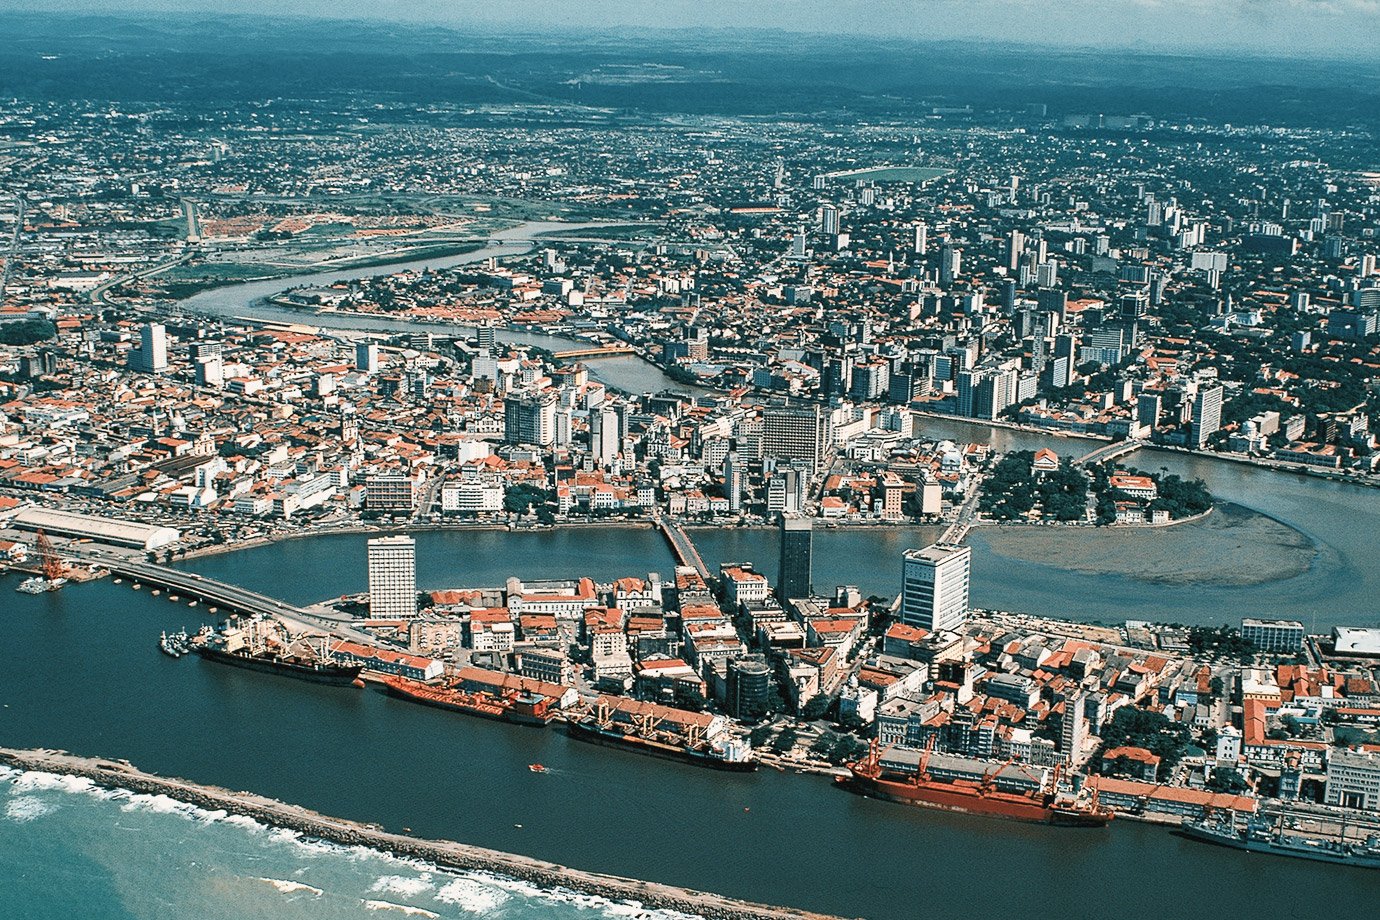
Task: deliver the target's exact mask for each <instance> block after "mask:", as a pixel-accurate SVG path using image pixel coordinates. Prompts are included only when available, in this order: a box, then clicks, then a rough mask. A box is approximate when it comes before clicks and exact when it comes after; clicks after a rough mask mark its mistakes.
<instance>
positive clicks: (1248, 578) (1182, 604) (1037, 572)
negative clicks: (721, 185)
mask: <svg viewBox="0 0 1380 920" xmlns="http://www.w3.org/2000/svg"><path fill="white" fill-rule="evenodd" d="M581 226H588V225H578V224H575V225H572V224H561V223H554V222H532V223H528V224H523V225H521V226H518V227H514V228H511V229H509V230H505V231H502V232H500V233H498V234H496V235H495V236H494V237H493V238H491V239H490V241H489V245H488V246H487V247H486V248H484V249H480V250H477V251H475V252H471V253H464V254H461V255H456V256H450V257H446V258H441V259H431V260H419V261H414V262H403V263H398V264H394V265H390V266H376V267H371V268H357V269H345V270H338V271H328V272H320V273H314V274H308V275H300V276H296V277H291V278H280V279H277V280H273V281H258V282H249V283H245V284H237V285H229V286H225V287H220V288H214V289H211V290H208V291H204V292H202V293H200V294H196V295H194V296H192V297H190V298H188V299H187V300H185V301H183V307H184V308H186V309H188V310H190V311H194V312H197V313H202V314H210V315H218V316H224V317H226V318H230V317H236V316H241V317H244V316H248V317H253V318H257V319H264V320H279V321H283V320H288V321H296V322H305V323H308V324H311V325H317V326H321V327H323V328H335V329H365V330H379V331H407V330H417V329H423V330H425V329H434V328H436V327H435V326H432V325H429V324H422V323H414V322H409V321H407V320H397V319H385V318H381V317H380V318H371V317H356V316H340V315H331V314H323V315H319V316H317V315H308V314H304V313H302V312H301V311H295V310H291V309H287V308H282V307H277V306H274V305H273V304H271V303H268V302H267V301H266V299H265V298H267V297H270V296H272V295H274V294H277V293H280V292H281V291H283V290H286V289H287V288H289V287H296V286H299V285H304V284H330V283H332V282H335V281H340V280H344V279H350V278H358V277H364V276H368V275H373V274H378V273H380V272H385V271H401V270H407V269H419V268H426V267H431V268H442V267H448V266H456V265H463V264H471V263H474V262H478V261H482V260H484V259H487V258H489V257H491V256H494V257H500V258H501V257H505V256H513V255H519V254H522V253H525V252H528V251H530V250H531V249H532V247H533V245H534V244H533V243H532V242H531V240H533V239H534V238H537V237H538V236H539V235H540V234H541V233H543V232H549V231H552V230H557V229H566V230H568V229H577V228H579V227H581ZM503 337H504V338H505V340H508V341H512V342H515V343H519V344H532V345H539V346H541V347H544V348H550V349H559V348H561V347H563V346H564V345H566V344H568V340H565V339H561V338H558V337H555V336H550V335H545V334H541V333H536V332H528V331H520V330H509V331H505V332H504V333H503ZM589 366H590V368H591V372H592V373H593V374H594V375H595V376H596V377H597V378H598V379H600V380H602V381H603V382H605V383H607V384H608V385H610V386H613V387H615V388H617V389H621V390H624V391H626V392H632V393H642V392H648V391H656V390H661V389H665V388H672V389H679V390H681V391H682V392H693V393H703V392H707V391H704V390H699V389H696V388H686V387H685V386H683V385H680V384H676V383H675V382H674V381H672V380H671V379H670V378H668V377H666V376H665V375H664V374H663V373H662V372H661V370H660V369H659V368H657V367H655V366H653V365H651V364H649V363H648V362H646V361H643V360H642V359H640V358H637V357H632V356H627V357H620V358H608V359H599V360H596V361H591V362H590V363H589ZM924 430H925V431H926V432H928V433H929V434H931V435H933V436H935V437H952V438H955V439H957V440H976V441H988V442H990V443H992V444H993V445H994V446H995V447H996V448H997V449H999V450H1013V449H1034V448H1036V447H1040V446H1046V445H1048V446H1051V447H1053V448H1054V449H1056V450H1058V451H1060V452H1061V453H1069V454H1081V453H1084V452H1086V451H1087V450H1090V449H1091V448H1092V447H1093V446H1095V445H1096V443H1097V442H1092V441H1087V440H1083V439H1078V438H1057V437H1053V436H1051V435H1043V434H1038V433H1031V432H1022V431H1013V430H1009V429H1002V428H991V427H990V426H986V425H982V424H980V423H969V422H963V421H959V420H927V421H926V422H925V425H924ZM1127 462H1130V463H1135V464H1139V465H1141V466H1143V467H1150V468H1152V469H1153V468H1159V467H1161V466H1163V467H1165V468H1167V469H1169V470H1170V471H1172V472H1176V473H1179V474H1180V475H1184V476H1192V477H1201V478H1202V479H1204V480H1206V481H1207V483H1208V485H1209V487H1210V488H1211V489H1212V490H1213V492H1214V493H1215V494H1216V495H1217V496H1218V497H1219V498H1221V499H1223V500H1225V501H1229V502H1233V503H1236V504H1238V505H1240V506H1242V507H1243V508H1247V509H1251V510H1253V511H1255V512H1258V513H1260V514H1263V515H1267V516H1268V517H1270V518H1272V519H1274V520H1277V521H1279V522H1280V523H1281V524H1283V525H1285V526H1287V527H1288V528H1292V529H1293V531H1296V532H1297V533H1298V534H1301V535H1302V536H1303V537H1304V538H1306V542H1307V544H1308V546H1307V547H1306V548H1303V549H1299V548H1295V547H1280V546H1278V545H1275V544H1276V543H1277V542H1278V541H1277V540H1275V539H1273V538H1268V537H1267V538H1264V539H1262V538H1261V537H1260V535H1259V534H1254V533H1251V532H1250V531H1249V530H1243V531H1239V532H1234V533H1222V532H1220V531H1219V530H1218V529H1217V528H1216V527H1214V526H1208V525H1186V526H1185V527H1184V528H1183V530H1182V531H1181V532H1180V533H1178V534H1176V535H1175V545H1176V546H1182V548H1183V549H1182V554H1183V558H1184V560H1185V561H1186V564H1185V566H1184V571H1183V572H1182V576H1181V577H1179V578H1177V579H1176V578H1175V577H1174V573H1173V572H1172V570H1170V571H1166V568H1167V567H1166V566H1164V565H1161V566H1160V569H1159V571H1158V572H1157V574H1156V576H1155V577H1154V579H1153V580H1148V579H1147V578H1145V577H1143V576H1138V575H1137V574H1135V573H1132V572H1129V571H1126V570H1127V569H1128V568H1133V567H1128V566H1126V565H1124V564H1122V565H1118V564H1116V562H1117V560H1116V549H1114V548H1113V547H1112V546H1111V544H1112V542H1113V541H1117V547H1118V548H1119V547H1120V546H1121V545H1124V546H1125V557H1126V558H1128V559H1133V558H1135V557H1136V556H1137V555H1138V554H1140V553H1142V552H1143V549H1142V547H1145V546H1149V545H1151V544H1152V543H1153V544H1154V545H1156V546H1157V547H1158V548H1159V549H1160V550H1161V551H1163V550H1164V549H1165V546H1166V541H1165V540H1164V539H1163V535H1162V534H1158V533H1155V532H1152V531H1141V532H1139V533H1137V534H1134V535H1130V534H1126V533H1125V532H1120V533H1112V532H1109V531H1105V530H1097V531H1094V530H1087V531H1082V532H1080V533H1078V534H1077V535H1069V534H1061V535H1060V537H1059V539H1060V541H1061V542H1060V547H1061V548H1066V552H1067V557H1066V559H1065V560H1061V559H1059V558H1051V555H1050V553H1049V552H1048V551H1046V552H1042V553H1032V552H1031V551H1030V547H1031V539H1032V538H1031V536H1030V534H1029V533H1022V534H1015V533H1012V532H1011V531H1010V529H1009V528H978V529H976V530H975V531H974V532H973V534H972V536H971V537H970V542H971V544H972V545H973V549H974V554H975V559H974V583H973V602H974V603H975V604H977V605H979V606H983V607H994V608H1001V609H1015V610H1031V611H1035V612H1040V613H1045V614H1049V615H1053V616H1064V617H1071V618H1078V619H1090V620H1109V621H1119V620H1122V619H1127V618H1134V619H1155V620H1176V621H1182V622H1187V623H1206V622H1234V621H1236V620H1238V619H1239V618H1240V617H1242V616H1282V617H1289V618H1298V619H1302V620H1304V621H1305V622H1306V623H1307V624H1309V625H1310V626H1313V627H1317V628H1326V627H1328V626H1331V625H1334V624H1362V623H1366V624H1369V623H1374V622H1376V621H1377V611H1376V608H1375V605H1374V603H1373V601H1372V599H1373V598H1375V597H1377V596H1380V544H1377V543H1376V542H1375V541H1374V540H1373V539H1372V538H1371V535H1372V534H1374V533H1377V532H1380V491H1376V490H1371V489H1367V488H1363V487H1359V486H1354V485H1348V484H1344V483H1334V482H1329V481H1325V480H1320V479H1316V478H1310V477H1304V476H1298V475H1294V474H1288V473H1278V472H1271V471H1266V470H1261V469H1256V468H1252V467H1248V466H1243V465H1240V464H1235V463H1229V462H1225V461H1217V460H1212V459H1210V458H1201V457H1193V456H1187V455H1183V454H1177V453H1166V452H1157V451H1142V452H1140V453H1138V454H1136V455H1133V456H1132V457H1130V458H1128V459H1127ZM935 533H936V532H935V531H934V530H932V529H926V528H914V529H911V530H908V531H907V530H901V531H897V530H891V531H867V532H847V533H845V532H842V531H822V532H820V533H819V534H818V536H817V538H816V544H817V549H816V553H815V559H816V571H815V584H816V586H817V587H818V588H822V589H825V590H828V589H830V588H832V587H833V586H834V585H836V584H856V585H859V586H860V587H862V588H863V589H864V591H865V592H867V593H869V594H881V595H890V594H894V593H895V591H896V584H897V582H898V580H899V574H898V572H899V556H900V552H901V551H902V550H903V549H905V548H907V547H908V546H911V545H918V544H922V543H923V542H926V541H928V540H930V539H932V538H933V536H934V535H935ZM1243 537H1250V538H1249V539H1243ZM595 539H596V542H597V540H599V539H601V538H595ZM696 541H697V545H698V546H699V548H700V550H701V552H702V553H703V554H704V556H705V558H706V560H707V561H709V562H710V564H717V563H718V562H721V561H740V560H748V561H756V562H757V563H758V564H759V565H761V566H764V567H765V570H766V571H768V572H771V571H772V566H773V560H774V559H775V558H776V555H775V554H776V550H775V537H774V535H772V534H770V533H761V532H751V531H728V530H716V531H710V532H700V533H698V534H697V535H696ZM639 545H640V544H639ZM626 552H627V555H626V563H627V565H628V567H629V568H631V569H634V570H636V569H641V568H651V567H656V566H657V565H662V564H664V562H665V557H664V555H663V554H661V553H660V552H659V551H658V552H654V553H652V554H650V555H647V554H644V553H642V552H641V551H640V550H637V549H635V548H633V547H627V548H626ZM1104 561H1105V565H1104V566H1103V567H1104V568H1105V571H1086V569H1087V568H1088V567H1089V565H1088V564H1080V563H1090V564H1092V565H1093V566H1096V565H1102V564H1103V562H1104ZM1214 564H1215V565H1216V566H1218V567H1220V571H1212V570H1211V567H1212V566H1213V565H1214ZM1276 566H1277V569H1276V568H1275V567H1276ZM1079 569H1085V571H1079ZM462 574H471V573H462ZM1238 576H1239V577H1238ZM497 580H499V581H501V578H500V579H497ZM467 583H474V582H473V581H469V580H468V579H467ZM321 587H322V588H325V589H326V590H324V591H323V595H324V594H331V593H333V592H332V590H330V588H329V586H326V585H322V586H321Z"/></svg>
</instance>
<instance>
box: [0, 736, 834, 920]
mask: <svg viewBox="0 0 1380 920" xmlns="http://www.w3.org/2000/svg"><path fill="white" fill-rule="evenodd" d="M0 763H4V764H7V765H9V766H12V767H15V768H18V769H21V770H34V771H40V772H45V773H57V774H62V775H66V776H80V777H85V778H86V779H89V780H91V781H92V782H94V783H96V784H98V785H100V786H105V787H110V788H119V789H127V790H130V791H132V792H141V793H147V794H151V795H166V796H168V797H169V798H172V799H176V800H178V801H181V802H186V803H187V804H189V805H195V806H197V807H199V808H205V809H208V810H211V811H216V810H223V811H226V812H228V813H230V814H236V815H243V816H244V817H248V818H253V819H254V820H256V821H259V822H261V823H264V824H268V825H272V826H275V827H281V828H286V829H288V830H293V831H297V832H299V833H302V834H305V835H307V836H309V837H314V838H317V839H320V840H325V841H329V842H332V843H338V844H344V845H347V846H364V847H369V848H371V849H375V850H382V851H385V852H388V853H392V854H395V855H398V856H405V857H411V858H415V859H421V860H425V861H427V862H430V863H434V864H435V865H437V866H440V867H442V868H448V869H460V870H463V871H475V872H488V873H492V874H495V875H503V876H507V877H509V878H514V879H518V880H521V881H525V882H530V883H532V884H534V885H538V886H540V887H543V888H563V889H568V890H572V891H576V892H579V893H581V894H588V895H597V896H600V897H604V898H609V899H613V900H620V901H635V902H638V903H640V904H642V905H644V906H646V907H650V908H656V909H662V910H674V911H679V912H682V913H687V914H694V915H698V916H701V917H705V918H708V920H831V918H830V917H829V916H828V915H825V914H818V913H811V912H808V911H799V910H794V909H791V908H785V907H771V906H768V905H765V904H754V903H752V902H749V901H740V900H738V899H735V898H728V897H724V896H722V895H716V894H712V893H709V892H703V891H695V890H692V889H689V888H680V887H677V886H674V885H663V884H659V883H655V882H643V881H638V880H636V879H630V878H623V877H621V876H615V875H605V874H602V873H597V872H585V871H582V870H579V869H572V868H569V867H567V866H561V865H558V864H556V863H551V862H545V861H542V860H537V859H531V858H528V857H525V856H519V855H517V854H514V853H504V852H501V851H498V850H490V849H486V848H483V847H476V846H471V845H469V844H463V843H456V842H454V841H450V840H422V839H419V838H416V837H410V836H407V835H404V834H394V833H391V832H389V831H386V830H384V829H383V828H380V827H378V826H376V825H369V824H362V823H359V822H355V821H347V820H345V819H342V818H333V817H329V816H327V815H323V814H320V813H319V812H315V811H312V810H311V809H308V808H303V807H301V806H299V805H290V804H287V803H284V802H280V801H277V800H276V799H270V798H267V797H265V796H260V795H256V794H254V793H250V792H232V791H230V790H228V789H222V788H220V787H217V786H206V785H202V784H199V783H193V782H191V781H189V780H184V779H178V778H173V777H164V776H157V775H154V774H151V773H145V772H144V771H142V770H140V769H138V768H137V767H135V766H133V765H132V764H130V763H128V762H126V761H111V760H101V759H97V758H90V757H81V756H77V755H74V754H68V753H66V752H63V751H51V750H17V749H12V748H0Z"/></svg>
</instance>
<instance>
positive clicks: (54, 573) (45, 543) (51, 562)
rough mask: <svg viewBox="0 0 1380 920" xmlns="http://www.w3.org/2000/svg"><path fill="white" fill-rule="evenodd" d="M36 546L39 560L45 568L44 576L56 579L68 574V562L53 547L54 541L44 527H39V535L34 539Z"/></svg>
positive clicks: (51, 579)
mask: <svg viewBox="0 0 1380 920" xmlns="http://www.w3.org/2000/svg"><path fill="white" fill-rule="evenodd" d="M34 548H35V549H36V550H37V551H38V561H39V565H40V566H41V567H42V569H43V577H44V578H46V579H48V580H49V581H56V580H57V579H59V578H62V577H64V576H65V575H66V574H67V563H65V562H63V561H62V557H61V556H59V555H58V554H57V550H56V549H54V548H53V541H51V540H49V539H48V535H47V534H46V533H44V532H43V529H42V528H39V531H38V536H37V538H36V539H35V540H34Z"/></svg>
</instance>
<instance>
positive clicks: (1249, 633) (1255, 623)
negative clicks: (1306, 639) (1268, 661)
mask: <svg viewBox="0 0 1380 920" xmlns="http://www.w3.org/2000/svg"><path fill="white" fill-rule="evenodd" d="M1241 638H1242V639H1244V640H1245V641H1247V642H1249V643H1251V645H1254V646H1255V647H1256V648H1258V649H1260V650H1261V651H1265V652H1297V651H1298V650H1299V649H1301V648H1303V624H1302V623H1300V622H1299V621H1298V620H1256V619H1250V618H1247V619H1243V620H1242V621H1241Z"/></svg>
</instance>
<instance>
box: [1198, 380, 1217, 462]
mask: <svg viewBox="0 0 1380 920" xmlns="http://www.w3.org/2000/svg"><path fill="white" fill-rule="evenodd" d="M1221 427H1222V387H1221V385H1220V384H1219V385H1217V386H1208V387H1200V388H1199V389H1198V395H1197V396H1196V397H1194V400H1193V446H1194V447H1196V448H1198V449H1199V450H1202V449H1203V448H1204V447H1205V446H1207V442H1208V438H1210V437H1212V435H1213V433H1214V432H1215V431H1217V429H1219V428H1221Z"/></svg>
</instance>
